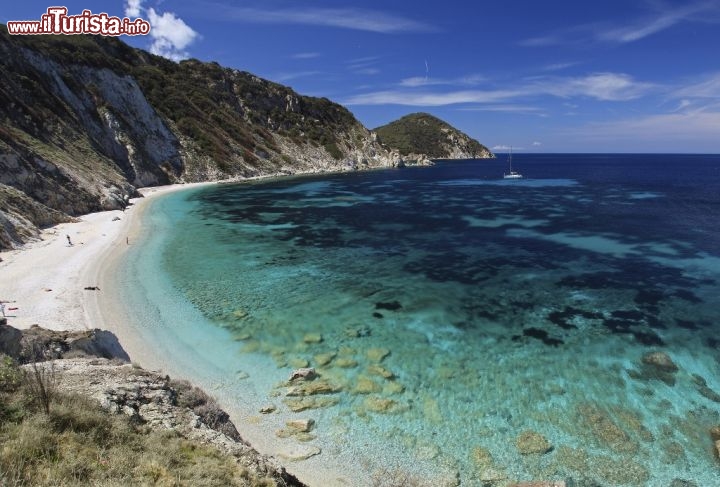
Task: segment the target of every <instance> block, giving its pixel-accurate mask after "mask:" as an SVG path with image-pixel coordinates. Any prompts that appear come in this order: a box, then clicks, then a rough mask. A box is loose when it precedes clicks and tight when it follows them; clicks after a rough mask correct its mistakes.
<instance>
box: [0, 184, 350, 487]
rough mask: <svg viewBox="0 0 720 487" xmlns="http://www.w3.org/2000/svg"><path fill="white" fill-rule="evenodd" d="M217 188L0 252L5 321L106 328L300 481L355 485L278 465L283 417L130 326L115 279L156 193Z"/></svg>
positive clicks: (135, 207)
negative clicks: (208, 377) (198, 394)
mask: <svg viewBox="0 0 720 487" xmlns="http://www.w3.org/2000/svg"><path fill="white" fill-rule="evenodd" d="M294 176H297V175H294ZM272 177H274V176H270V177H269V178H272ZM290 177H292V176H290ZM269 178H268V177H264V178H258V179H269ZM247 182H251V180H247V179H246V180H239V181H232V183H234V184H242V183H247ZM213 184H218V182H202V183H189V184H175V185H168V186H156V187H148V188H141V189H140V190H139V192H140V193H141V194H142V195H143V197H142V198H133V199H132V200H131V203H132V205H131V206H129V207H128V208H127V209H126V210H125V211H122V210H110V211H103V212H97V213H90V214H86V215H83V216H81V217H79V218H78V221H76V222H71V223H61V224H58V225H55V226H53V227H49V228H47V229H45V230H43V231H42V233H41V235H40V240H36V241H32V242H29V243H27V244H25V245H24V246H23V247H21V248H19V249H13V250H8V251H3V252H0V258H2V261H1V262H0V273H2V274H3V277H4V279H2V280H1V281H0V299H1V300H5V301H9V302H11V304H9V305H7V306H8V307H7V308H6V315H7V318H8V324H9V325H11V326H13V327H15V328H19V329H28V328H30V327H31V326H33V325H35V324H37V325H39V326H41V327H43V328H47V329H51V330H56V331H66V330H67V331H78V330H88V329H93V328H99V329H101V330H106V331H109V332H111V333H113V334H114V335H115V336H116V337H117V339H118V341H119V343H120V345H121V346H122V348H123V349H124V350H125V352H126V353H127V354H128V355H129V357H130V360H131V361H132V363H134V364H137V365H139V366H141V367H142V368H144V369H146V370H152V371H158V372H162V373H164V374H169V375H170V376H171V377H173V378H175V379H186V380H190V381H191V382H193V384H195V385H196V386H198V387H200V388H202V389H204V390H205V391H207V392H208V393H210V394H213V395H215V396H216V398H217V400H218V402H219V404H220V405H221V407H222V408H223V409H225V410H226V411H227V412H228V413H229V414H230V417H231V420H232V421H233V423H235V425H236V427H237V428H238V430H239V431H240V434H241V436H242V437H243V439H245V440H246V441H248V442H249V443H250V444H251V445H252V447H253V448H255V449H257V450H258V451H259V452H260V453H261V454H265V455H270V456H273V457H275V458H276V461H277V462H278V463H279V464H281V465H282V466H283V467H285V468H286V470H287V471H288V472H290V473H291V474H293V475H296V476H297V477H298V479H300V480H301V481H302V482H304V483H306V484H308V485H310V486H314V485H324V486H333V485H338V486H342V485H351V484H352V482H351V481H350V480H349V479H348V477H347V474H348V471H347V470H344V471H341V470H339V469H333V468H332V467H331V468H324V465H323V464H325V460H326V459H327V457H326V458H325V459H322V458H319V457H315V458H314V459H312V460H314V461H312V462H310V461H307V460H306V461H305V462H292V461H283V460H281V459H280V458H279V457H278V456H277V453H278V452H277V451H275V450H276V448H275V447H277V446H278V445H279V442H278V439H277V438H275V429H277V426H278V425H277V424H276V423H277V422H278V421H280V420H282V421H284V420H285V419H286V418H284V415H278V417H277V418H273V420H270V421H258V416H259V415H258V412H257V411H255V410H246V409H247V408H245V409H243V408H242V407H240V406H237V405H234V404H233V401H231V400H229V398H227V397H223V395H222V394H219V395H217V394H214V393H213V391H212V388H210V389H208V386H209V384H205V383H203V381H202V380H199V379H198V378H197V377H194V374H193V373H192V371H191V370H184V367H183V365H182V364H180V363H173V361H172V358H170V357H164V356H162V354H160V353H158V352H157V350H156V349H155V346H154V344H153V343H149V342H147V341H146V340H145V339H144V338H143V337H142V336H140V335H139V333H138V331H137V330H136V329H135V327H134V326H133V324H131V323H130V322H129V321H128V318H129V316H128V315H129V313H128V310H127V309H125V304H126V303H124V302H123V300H122V297H121V295H120V293H119V290H118V289H115V288H114V286H117V285H118V284H117V283H115V282H114V281H113V277H114V273H115V272H116V269H117V268H118V266H119V265H121V263H122V261H123V258H124V257H125V254H126V252H127V251H128V250H129V249H130V248H131V246H132V245H133V244H134V243H135V242H138V241H141V240H142V236H143V235H144V232H145V231H146V228H144V226H143V225H144V224H145V222H146V221H147V219H146V218H145V212H146V211H147V209H148V208H150V206H151V203H152V202H153V201H155V199H156V198H157V197H159V196H163V195H166V194H169V193H172V192H176V191H182V190H189V189H192V188H198V187H201V186H210V185H213ZM66 235H68V236H70V238H71V240H72V245H69V244H68V241H67V239H66ZM126 238H127V239H128V240H126ZM86 288H97V289H86ZM9 308H17V309H14V310H9ZM276 414H277V413H276ZM263 419H265V418H263ZM267 419H270V418H267ZM282 425H284V422H283V423H282V424H281V426H282ZM321 456H323V455H321ZM303 463H305V465H303ZM338 468H339V467H338ZM350 470H352V469H350ZM348 482H350V483H348Z"/></svg>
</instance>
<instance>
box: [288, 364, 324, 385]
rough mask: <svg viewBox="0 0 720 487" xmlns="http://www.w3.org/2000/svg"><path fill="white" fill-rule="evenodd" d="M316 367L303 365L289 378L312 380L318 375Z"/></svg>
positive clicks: (292, 379) (291, 379)
mask: <svg viewBox="0 0 720 487" xmlns="http://www.w3.org/2000/svg"><path fill="white" fill-rule="evenodd" d="M316 375H317V374H316V373H315V369H313V368H312V367H302V368H299V369H296V370H294V371H293V373H292V374H290V379H288V380H289V381H290V382H292V381H294V380H298V379H300V380H311V379H314V378H315V377H316Z"/></svg>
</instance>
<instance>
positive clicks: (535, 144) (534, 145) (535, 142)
mask: <svg viewBox="0 0 720 487" xmlns="http://www.w3.org/2000/svg"><path fill="white" fill-rule="evenodd" d="M541 145H542V142H539V141H537V140H536V141H534V142H533V143H532V146H533V147H540V146H541Z"/></svg>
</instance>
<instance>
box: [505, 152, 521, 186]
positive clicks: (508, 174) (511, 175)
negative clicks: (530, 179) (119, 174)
mask: <svg viewBox="0 0 720 487" xmlns="http://www.w3.org/2000/svg"><path fill="white" fill-rule="evenodd" d="M508 165H509V166H510V172H506V173H505V174H503V179H522V177H523V175H522V174H520V173H519V172H516V171H513V168H512V147H510V154H509V155H508Z"/></svg>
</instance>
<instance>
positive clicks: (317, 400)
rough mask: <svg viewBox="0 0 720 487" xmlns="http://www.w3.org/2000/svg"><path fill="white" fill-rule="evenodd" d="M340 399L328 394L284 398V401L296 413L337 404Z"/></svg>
mask: <svg viewBox="0 0 720 487" xmlns="http://www.w3.org/2000/svg"><path fill="white" fill-rule="evenodd" d="M339 402H340V400H339V399H338V398H336V397H328V396H320V397H317V396H311V397H300V398H297V399H295V398H292V399H291V398H286V399H283V403H285V405H286V406H287V407H289V408H290V410H291V411H292V412H294V413H299V412H301V411H305V410H307V409H319V408H327V407H331V406H335V405H336V404H337V403H339Z"/></svg>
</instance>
